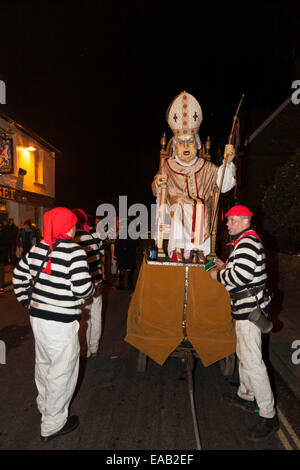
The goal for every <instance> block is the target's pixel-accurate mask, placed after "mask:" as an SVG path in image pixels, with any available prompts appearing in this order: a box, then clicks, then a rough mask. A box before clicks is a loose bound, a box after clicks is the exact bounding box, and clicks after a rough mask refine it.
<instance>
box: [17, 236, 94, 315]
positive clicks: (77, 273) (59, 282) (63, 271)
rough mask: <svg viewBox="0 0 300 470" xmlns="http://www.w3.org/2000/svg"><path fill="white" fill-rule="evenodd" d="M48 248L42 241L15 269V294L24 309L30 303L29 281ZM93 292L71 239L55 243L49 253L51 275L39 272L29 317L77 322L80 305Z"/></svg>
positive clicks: (79, 251) (82, 258)
mask: <svg viewBox="0 0 300 470" xmlns="http://www.w3.org/2000/svg"><path fill="white" fill-rule="evenodd" d="M48 248H49V245H48V244H47V243H45V242H44V241H41V242H40V243H38V244H37V245H36V246H33V247H32V248H31V250H30V251H29V252H28V253H27V254H26V256H25V257H24V258H23V259H21V261H20V262H19V264H18V265H17V266H16V267H15V269H14V272H13V286H14V292H15V295H16V298H17V300H18V301H19V302H21V303H22V304H23V305H24V306H25V307H26V306H27V305H28V301H29V298H28V289H29V287H30V279H34V278H35V276H36V274H37V272H38V270H39V268H40V266H41V264H42V262H43V260H44V258H45V256H46V254H47V251H48ZM47 260H48V257H47ZM47 260H45V262H44V265H43V269H44V268H45V266H46V264H47ZM93 293H94V286H93V283H92V279H91V276H90V274H89V268H88V264H87V256H86V253H85V251H84V250H83V249H82V248H81V247H80V246H79V245H78V244H77V243H74V241H73V240H68V239H67V240H58V241H57V242H56V243H55V244H54V245H53V251H52V253H51V274H50V275H49V274H46V273H44V272H43V271H42V270H41V272H40V274H39V277H38V279H37V281H36V284H35V286H34V289H33V293H32V298H31V302H30V315H31V316H33V317H39V318H44V319H46V320H54V321H61V322H71V321H74V320H80V318H81V311H80V305H81V304H82V303H83V302H84V299H85V298H87V297H89V296H90V295H92V294H93Z"/></svg>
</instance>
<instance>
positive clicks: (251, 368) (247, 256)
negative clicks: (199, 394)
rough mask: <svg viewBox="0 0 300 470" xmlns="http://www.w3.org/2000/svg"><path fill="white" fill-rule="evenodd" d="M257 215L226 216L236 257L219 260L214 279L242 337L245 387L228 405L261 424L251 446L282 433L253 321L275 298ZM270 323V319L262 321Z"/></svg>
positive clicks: (240, 209) (236, 210) (241, 210)
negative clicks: (256, 225)
mask: <svg viewBox="0 0 300 470" xmlns="http://www.w3.org/2000/svg"><path fill="white" fill-rule="evenodd" d="M252 215H253V214H252V212H251V211H250V210H249V209H248V208H247V207H245V206H241V205H237V206H234V207H232V208H231V209H230V210H229V211H228V212H227V213H226V214H225V216H226V217H227V228H228V232H229V234H230V235H231V236H232V237H233V243H232V245H233V251H232V253H231V255H230V256H229V258H228V260H227V262H226V263H224V262H223V261H222V260H220V259H217V266H218V269H214V270H212V271H210V273H209V274H210V277H211V278H212V279H213V280H216V281H218V282H220V283H221V284H223V285H224V286H225V288H226V289H227V291H228V292H229V294H230V297H231V308H232V317H233V318H234V320H235V330H236V337H237V344H236V354H237V356H238V358H239V376H240V385H239V388H238V391H237V395H235V394H230V393H226V394H224V395H223V398H224V401H225V402H226V403H228V404H229V405H232V406H237V407H240V408H243V409H245V410H247V411H250V412H253V413H254V409H255V407H254V403H255V400H256V402H257V405H258V407H259V416H258V421H257V423H256V424H255V426H254V427H253V428H252V429H251V430H250V433H249V438H250V439H252V440H259V439H265V438H267V437H268V436H270V435H271V434H273V433H274V432H275V431H277V430H278V429H279V421H278V418H277V415H276V411H275V407H274V397H273V393H272V390H271V386H270V381H269V377H268V373H267V369H266V366H265V364H264V362H263V360H262V350H261V330H260V328H259V327H258V326H257V325H259V323H253V322H252V321H250V318H252V316H251V314H252V313H253V312H254V311H260V312H261V315H264V313H263V312H265V313H267V312H268V310H269V308H270V302H271V296H270V294H269V293H268V291H267V290H266V281H267V271H266V255H265V250H264V247H263V244H262V242H261V240H260V238H259V236H258V234H257V233H256V232H255V231H254V230H251V228H250V226H251V218H252ZM262 318H265V317H262Z"/></svg>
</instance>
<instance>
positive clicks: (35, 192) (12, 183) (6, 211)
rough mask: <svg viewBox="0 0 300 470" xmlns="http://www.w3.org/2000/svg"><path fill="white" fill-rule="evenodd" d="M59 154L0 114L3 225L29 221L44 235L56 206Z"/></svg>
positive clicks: (0, 212)
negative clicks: (47, 218) (45, 220)
mask: <svg viewBox="0 0 300 470" xmlns="http://www.w3.org/2000/svg"><path fill="white" fill-rule="evenodd" d="M58 152H59V151H58V150H57V149H55V148H54V147H52V146H51V145H50V144H49V143H47V142H46V141H45V140H44V139H43V138H41V137H39V136H38V135H36V134H35V133H34V132H32V131H30V130H28V129H26V128H24V127H23V126H22V125H21V124H19V123H17V122H16V121H14V120H13V119H11V118H9V117H8V116H6V115H4V114H1V113H0V222H4V223H5V221H6V220H7V219H8V218H13V219H14V223H15V224H16V225H17V226H18V227H21V226H22V225H23V223H24V221H25V220H28V219H29V220H30V221H31V223H33V224H35V225H36V227H37V228H38V229H39V230H40V233H41V234H42V232H43V216H44V213H45V212H46V211H47V210H49V209H51V208H52V207H54V205H55V202H54V201H55V157H56V155H57V153H58Z"/></svg>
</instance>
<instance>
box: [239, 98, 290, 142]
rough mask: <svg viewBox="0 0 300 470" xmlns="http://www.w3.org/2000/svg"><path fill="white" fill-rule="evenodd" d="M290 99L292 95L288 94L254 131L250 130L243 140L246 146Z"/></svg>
mask: <svg viewBox="0 0 300 470" xmlns="http://www.w3.org/2000/svg"><path fill="white" fill-rule="evenodd" d="M291 99H292V95H291V96H289V97H288V98H287V99H286V100H285V101H284V102H283V103H282V104H281V105H280V106H278V108H276V109H275V111H274V112H273V113H272V114H270V116H269V117H268V118H267V119H266V120H265V121H264V122H263V123H262V124H261V125H260V126H259V127H258V128H257V129H256V130H255V131H254V132H252V134H251V135H250V137H248V139H246V140H245V143H244V145H245V146H246V145H248V144H250V142H252V140H254V139H255V137H257V136H258V134H260V133H261V132H262V131H263V130H264V129H265V128H266V127H267V126H268V125H269V124H270V122H272V121H273V119H274V118H275V117H276V116H278V114H279V113H281V111H282V110H283V109H284V108H285V107H286V106H287V105H288V104H289V103H290V101H291Z"/></svg>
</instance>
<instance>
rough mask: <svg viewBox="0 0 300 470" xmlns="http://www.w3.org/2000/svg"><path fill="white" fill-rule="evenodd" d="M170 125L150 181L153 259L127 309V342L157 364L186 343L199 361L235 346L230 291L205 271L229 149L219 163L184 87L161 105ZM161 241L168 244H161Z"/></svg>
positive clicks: (226, 180) (225, 186)
mask: <svg viewBox="0 0 300 470" xmlns="http://www.w3.org/2000/svg"><path fill="white" fill-rule="evenodd" d="M166 118H167V122H168V124H169V126H170V128H171V129H172V131H173V137H172V139H170V141H169V143H168V145H167V147H166V148H165V143H164V144H163V148H162V150H161V154H160V166H159V171H158V173H157V174H156V175H155V177H154V180H153V183H152V191H153V195H154V196H155V197H156V207H157V212H156V235H155V242H156V256H155V258H156V259H153V257H152V256H151V257H150V256H148V255H146V256H145V258H144V260H143V263H142V266H141V269H140V271H139V276H138V279H137V283H136V287H135V291H134V293H133V295H132V298H131V302H130V306H129V309H128V319H127V334H126V337H125V341H126V342H128V343H129V344H131V345H132V346H134V347H135V348H137V349H138V350H139V351H141V352H143V353H144V354H146V355H147V356H149V357H150V358H151V359H153V360H154V361H156V362H157V363H158V364H160V365H162V364H163V363H164V362H165V361H166V359H167V358H168V357H169V356H170V355H171V353H172V352H173V351H174V350H176V348H177V347H178V346H180V344H181V343H182V342H183V341H185V342H187V341H188V342H189V343H190V344H191V346H192V347H193V348H194V350H195V351H196V353H197V354H198V356H199V358H200V360H201V362H202V363H203V365H204V366H206V367H207V366H209V365H211V364H213V363H214V362H216V361H219V360H220V359H223V358H226V357H227V356H229V355H231V354H233V353H234V352H235V345H236V337H235V331H234V325H233V321H232V318H231V312H230V297H229V294H228V293H227V291H226V289H225V288H224V286H222V285H221V284H219V283H215V282H214V281H213V280H212V279H211V278H210V276H209V273H208V268H209V264H210V263H213V261H214V257H215V243H216V231H217V219H218V200H219V194H220V193H225V192H228V191H230V190H231V189H232V188H233V187H234V185H235V165H234V163H233V161H232V160H233V158H234V156H235V150H234V148H233V146H232V145H230V144H229V145H226V146H225V150H224V161H223V163H222V165H221V166H220V167H218V166H216V165H215V164H213V163H212V162H211V161H210V155H209V145H208V144H207V145H206V148H204V147H205V146H204V145H202V142H201V140H200V137H199V134H198V131H199V128H200V125H201V122H202V109H201V107H200V104H199V103H198V101H197V100H196V98H195V97H194V96H192V95H191V94H189V93H187V92H185V91H184V92H182V93H180V94H179V95H178V96H176V97H175V98H174V100H173V101H172V103H171V104H170V106H169V108H168V110H167V115H166ZM166 242H167V245H166Z"/></svg>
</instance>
